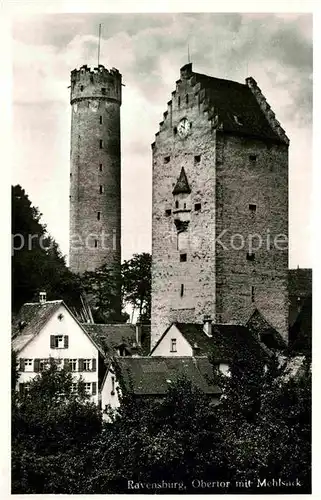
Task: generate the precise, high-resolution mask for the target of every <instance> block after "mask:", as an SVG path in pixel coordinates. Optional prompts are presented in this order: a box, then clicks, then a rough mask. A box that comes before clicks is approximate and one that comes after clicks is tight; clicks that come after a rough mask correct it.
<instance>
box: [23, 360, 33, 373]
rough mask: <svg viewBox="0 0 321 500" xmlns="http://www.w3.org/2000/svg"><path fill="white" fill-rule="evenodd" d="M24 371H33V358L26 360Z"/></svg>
mask: <svg viewBox="0 0 321 500" xmlns="http://www.w3.org/2000/svg"><path fill="white" fill-rule="evenodd" d="M24 371H25V372H33V362H32V359H25V360H24Z"/></svg>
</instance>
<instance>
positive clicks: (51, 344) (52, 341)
mask: <svg viewBox="0 0 321 500" xmlns="http://www.w3.org/2000/svg"><path fill="white" fill-rule="evenodd" d="M50 348H51V349H55V348H56V343H55V336H54V335H50Z"/></svg>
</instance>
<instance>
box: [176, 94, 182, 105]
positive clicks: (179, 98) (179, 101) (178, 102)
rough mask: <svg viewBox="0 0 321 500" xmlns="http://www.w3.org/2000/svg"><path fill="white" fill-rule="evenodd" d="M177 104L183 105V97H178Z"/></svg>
mask: <svg viewBox="0 0 321 500" xmlns="http://www.w3.org/2000/svg"><path fill="white" fill-rule="evenodd" d="M177 104H178V105H179V106H180V105H181V97H180V96H178V98H177Z"/></svg>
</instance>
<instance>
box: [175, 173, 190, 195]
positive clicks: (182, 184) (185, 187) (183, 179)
mask: <svg viewBox="0 0 321 500" xmlns="http://www.w3.org/2000/svg"><path fill="white" fill-rule="evenodd" d="M190 192H191V188H190V187H189V184H188V180H187V176H186V172H185V170H184V167H182V170H181V173H180V174H179V177H178V179H177V182H176V184H175V187H174V189H173V194H181V193H186V194H189V193H190Z"/></svg>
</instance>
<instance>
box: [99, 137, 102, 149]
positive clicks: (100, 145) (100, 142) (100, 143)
mask: <svg viewBox="0 0 321 500" xmlns="http://www.w3.org/2000/svg"><path fill="white" fill-rule="evenodd" d="M99 148H100V149H103V140H102V139H100V141H99Z"/></svg>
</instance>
